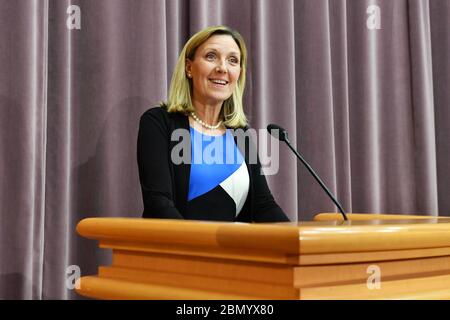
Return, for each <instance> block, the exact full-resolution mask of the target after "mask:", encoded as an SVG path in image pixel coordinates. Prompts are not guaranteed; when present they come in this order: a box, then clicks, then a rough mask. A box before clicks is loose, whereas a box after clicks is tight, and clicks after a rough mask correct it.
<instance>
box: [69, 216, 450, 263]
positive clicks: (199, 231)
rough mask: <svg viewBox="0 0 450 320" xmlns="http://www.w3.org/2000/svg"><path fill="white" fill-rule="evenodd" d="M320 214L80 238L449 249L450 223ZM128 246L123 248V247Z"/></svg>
mask: <svg viewBox="0 0 450 320" xmlns="http://www.w3.org/2000/svg"><path fill="white" fill-rule="evenodd" d="M348 216H349V219H350V220H349V221H343V220H342V218H341V217H340V215H338V214H335V213H331V214H320V215H317V216H316V217H315V221H305V222H296V223H258V224H255V223H232V222H210V221H193V220H165V219H140V218H88V219H84V220H82V221H81V222H80V223H79V224H78V226H77V231H78V233H79V234H80V235H81V236H83V237H86V238H90V239H96V240H99V241H100V245H101V246H102V244H103V247H105V248H108V247H109V248H113V247H120V245H119V244H120V243H122V244H126V245H128V246H130V245H133V246H135V247H136V246H141V247H142V246H147V245H157V246H183V247H202V248H216V249H217V248H220V249H225V250H233V249H241V250H242V249H244V250H258V251H268V252H272V253H275V252H279V253H280V254H284V255H293V256H299V255H301V254H323V253H350V252H371V251H392V250H409V249H425V248H443V247H450V218H447V217H431V216H405V215H380V214H349V215H348ZM122 247H123V245H122Z"/></svg>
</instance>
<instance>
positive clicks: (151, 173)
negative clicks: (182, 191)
mask: <svg viewBox="0 0 450 320" xmlns="http://www.w3.org/2000/svg"><path fill="white" fill-rule="evenodd" d="M169 134H170V133H169V129H168V126H167V124H166V123H165V122H164V119H163V117H162V115H161V112H158V110H153V109H150V110H149V111H147V112H145V113H144V114H143V115H142V117H141V120H140V123H139V133H138V141H137V161H138V167H139V180H140V183H141V189H142V197H143V200H144V212H143V214H142V216H143V217H144V218H166V219H183V216H182V215H181V214H180V212H179V211H178V210H177V208H176V207H175V205H174V201H173V194H172V177H171V173H170V163H169V161H170V159H169V141H170V137H169Z"/></svg>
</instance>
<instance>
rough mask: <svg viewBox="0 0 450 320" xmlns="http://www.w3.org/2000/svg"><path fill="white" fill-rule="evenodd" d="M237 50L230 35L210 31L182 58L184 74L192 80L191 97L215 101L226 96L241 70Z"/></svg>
mask: <svg viewBox="0 0 450 320" xmlns="http://www.w3.org/2000/svg"><path fill="white" fill-rule="evenodd" d="M240 59H241V51H240V50H239V47H238V45H237V43H236V41H235V40H234V39H233V37H231V36H230V35H213V36H211V37H210V38H209V39H208V40H206V41H205V42H204V43H203V44H202V45H200V46H199V47H198V48H197V50H196V51H195V56H194V59H193V60H190V59H187V60H186V74H187V76H188V78H190V79H191V80H192V86H193V90H192V94H193V97H192V98H193V101H198V102H200V103H202V104H210V105H214V104H218V103H220V104H221V103H222V102H223V101H225V100H227V99H228V98H229V97H230V96H231V95H232V94H233V91H234V88H235V87H236V82H237V81H238V79H239V75H240V73H241V67H240Z"/></svg>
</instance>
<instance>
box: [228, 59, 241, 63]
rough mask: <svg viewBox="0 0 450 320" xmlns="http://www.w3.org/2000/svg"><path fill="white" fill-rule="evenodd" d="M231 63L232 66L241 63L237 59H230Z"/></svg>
mask: <svg viewBox="0 0 450 320" xmlns="http://www.w3.org/2000/svg"><path fill="white" fill-rule="evenodd" d="M230 62H231V63H232V64H238V63H239V60H238V59H237V58H230Z"/></svg>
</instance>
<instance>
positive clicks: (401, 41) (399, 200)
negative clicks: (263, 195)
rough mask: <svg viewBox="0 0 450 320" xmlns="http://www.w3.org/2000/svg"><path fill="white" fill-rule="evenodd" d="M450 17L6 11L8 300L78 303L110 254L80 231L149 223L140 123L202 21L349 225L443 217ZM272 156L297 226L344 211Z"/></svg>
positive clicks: (442, 11)
mask: <svg viewBox="0 0 450 320" xmlns="http://www.w3.org/2000/svg"><path fill="white" fill-rule="evenodd" d="M449 21H450V2H449V1H448V0H432V1H428V0H396V1H391V0H347V1H345V0H328V1H327V0H298V1H297V0H295V1H294V0H283V1H275V0H247V1H242V0H227V1H225V0H216V1H207V0H190V1H186V0H178V1H177V0H168V1H164V0H128V1H124V0H96V1H92V0H71V1H68V0H67V1H63V0H15V1H13V0H0V39H1V41H0V70H1V73H0V110H1V115H0V210H1V211H0V248H1V250H0V298H9V299H11V298H17V299H69V298H77V295H76V294H75V293H74V291H73V290H71V289H70V288H68V287H67V286H66V279H67V276H68V274H67V273H66V271H67V267H68V266H71V265H76V266H79V267H80V268H81V272H82V274H83V275H85V274H93V273H96V267H97V265H98V264H104V263H105V262H106V261H107V260H108V259H109V258H110V257H109V254H108V252H104V251H103V250H99V249H98V248H97V244H96V243H93V241H88V240H85V239H82V238H81V237H79V236H77V234H76V232H75V227H76V224H77V223H78V222H79V221H80V220H81V219H83V218H86V217H92V216H103V217H111V216H127V217H139V216H140V215H141V212H142V200H141V194H140V186H139V179H138V172H137V163H136V138H137V130H138V121H139V117H140V115H141V114H142V113H143V112H144V111H145V110H147V109H148V108H150V107H152V106H155V105H157V103H158V102H159V101H161V100H164V99H165V98H166V95H167V88H168V84H169V81H170V77H171V73H172V70H173V68H174V65H175V62H176V59H177V56H178V53H179V52H180V50H181V48H182V46H183V44H184V43H185V41H186V40H187V39H188V37H189V36H190V35H192V34H193V33H195V32H196V31H198V30H199V29H201V28H203V27H206V26H209V25H216V24H225V25H228V26H230V27H231V28H234V29H237V30H238V31H239V32H240V33H241V34H242V35H243V36H244V38H245V40H246V43H247V46H248V50H249V57H250V58H249V68H248V74H247V76H248V83H247V87H246V94H245V108H246V113H247V115H248V117H249V119H250V122H251V126H252V127H253V128H255V129H264V128H265V127H266V126H267V124H269V123H272V122H274V123H278V124H280V125H282V126H283V127H285V128H286V129H288V131H289V134H290V139H291V141H292V142H293V143H294V145H296V146H297V148H298V149H299V151H300V153H301V154H302V155H303V156H304V157H305V158H306V159H307V160H308V161H309V162H310V164H311V165H312V166H313V168H315V169H316V171H317V172H318V173H319V175H320V176H321V177H322V179H323V180H324V182H325V183H326V184H327V185H328V187H329V188H330V189H331V190H332V191H333V192H334V193H335V194H336V195H337V197H338V198H339V199H340V202H341V203H342V205H343V206H344V208H345V209H346V210H347V211H348V212H377V213H378V212H379V213H405V214H406V213H419V214H424V215H448V213H449V212H450V197H448V196H447V194H446V192H447V190H449V189H450V167H449V164H448V163H449V155H450V143H449V142H448V138H447V137H448V136H449V135H450V114H449V108H448V106H449V103H450V90H448V84H449V83H450V62H449V61H450V60H449V59H448V55H449V52H450V50H449V49H450V26H449V24H450V22H449ZM279 157H280V163H279V169H278V171H277V172H276V174H273V175H269V176H268V181H269V185H270V187H271V190H272V192H273V194H274V196H275V198H276V200H277V201H278V203H279V204H280V205H281V207H282V208H283V209H284V210H285V211H286V212H287V213H288V215H289V216H290V218H291V219H292V220H297V219H298V220H310V219H311V218H312V217H313V216H314V215H315V214H317V213H319V212H330V211H335V207H334V205H333V203H332V202H331V201H330V200H329V199H328V198H327V196H326V195H325V193H324V192H322V191H321V190H320V188H319V187H318V186H317V184H316V183H315V181H314V180H313V178H311V177H310V176H309V174H308V173H307V171H306V170H305V168H303V167H302V166H301V165H300V164H298V163H297V161H296V159H295V158H294V156H293V155H292V154H291V153H290V152H289V150H288V149H287V148H286V146H284V145H281V146H280V155H279ZM262 158H263V160H264V159H266V158H265V157H264V155H262Z"/></svg>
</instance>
